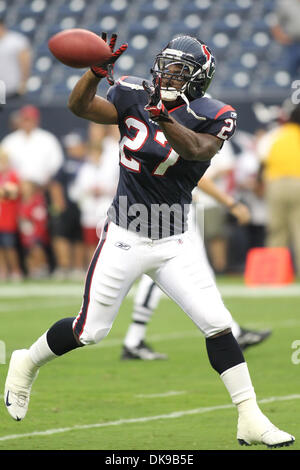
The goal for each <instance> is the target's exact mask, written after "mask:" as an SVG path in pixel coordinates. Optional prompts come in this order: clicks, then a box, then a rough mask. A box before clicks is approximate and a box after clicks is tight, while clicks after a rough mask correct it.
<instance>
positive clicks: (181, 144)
mask: <svg viewBox="0 0 300 470" xmlns="http://www.w3.org/2000/svg"><path fill="white" fill-rule="evenodd" d="M159 126H160V128H161V130H162V131H163V133H164V134H165V136H166V139H167V140H168V142H169V144H170V145H171V147H172V148H173V149H174V150H175V152H177V153H178V154H179V155H180V156H181V158H183V159H185V160H198V161H201V160H204V161H206V160H210V159H211V158H212V157H213V156H214V155H215V154H216V153H217V152H218V151H219V150H220V148H221V146H222V141H221V139H219V138H218V137H215V136H214V135H211V134H199V133H197V132H194V131H192V130H190V129H187V128H186V127H184V126H182V125H181V124H179V122H177V121H176V120H175V119H174V118H172V117H170V121H166V122H165V121H162V122H159Z"/></svg>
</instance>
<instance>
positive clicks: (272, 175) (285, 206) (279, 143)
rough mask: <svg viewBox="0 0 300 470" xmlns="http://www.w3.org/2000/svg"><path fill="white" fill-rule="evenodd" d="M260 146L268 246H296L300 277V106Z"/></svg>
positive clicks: (295, 253) (294, 248) (297, 268)
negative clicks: (264, 187) (264, 186)
mask: <svg viewBox="0 0 300 470" xmlns="http://www.w3.org/2000/svg"><path fill="white" fill-rule="evenodd" d="M263 140H264V141H263V142H260V156H261V159H262V161H263V175H264V181H265V185H266V193H265V194H266V203H267V211H268V212H267V217H268V219H267V245H268V246H272V247H276V246H277V247H282V246H284V247H290V246H292V248H293V250H294V255H295V264H296V270H297V274H298V275H300V104H298V105H297V106H295V108H294V110H293V111H292V112H291V114H290V117H289V120H288V121H287V122H286V123H284V124H282V125H281V126H279V127H278V128H277V129H275V130H272V131H271V134H270V135H268V134H267V135H266V136H265V137H263Z"/></svg>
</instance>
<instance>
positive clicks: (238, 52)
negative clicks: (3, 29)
mask: <svg viewBox="0 0 300 470" xmlns="http://www.w3.org/2000/svg"><path fill="white" fill-rule="evenodd" d="M273 8H274V2H273V1H270V0H266V1H264V2H252V1H251V0H221V1H219V2H215V1H212V0H112V1H110V2H107V1H105V0H53V1H51V2H47V1H46V0H9V1H8V0H0V14H1V15H3V14H4V16H5V19H6V21H7V24H8V26H9V27H10V28H12V29H15V30H16V31H19V32H22V33H23V34H25V35H27V36H28V37H29V39H30V41H31V44H32V47H33V51H34V64H33V69H32V77H31V79H30V81H29V89H30V91H29V93H30V94H32V98H33V99H34V100H39V99H43V100H45V99H46V98H45V96H46V97H47V96H49V97H51V102H53V100H56V101H58V102H59V101H60V100H61V99H62V98H63V97H64V94H65V93H68V92H69V87H68V83H70V76H72V75H74V72H75V75H76V74H77V71H76V70H75V71H74V70H70V69H68V67H65V66H63V65H61V64H59V63H58V62H57V61H56V60H55V59H54V58H53V57H51V54H50V53H49V51H48V48H47V42H48V39H49V38H50V37H51V35H53V34H55V33H56V32H58V31H61V30H63V29H67V28H73V27H83V28H87V29H90V30H92V31H94V32H96V33H99V34H100V33H101V31H107V32H108V33H110V34H111V33H112V32H117V33H118V35H119V41H120V42H121V41H122V42H124V41H128V44H129V48H128V51H127V52H126V54H124V56H123V57H121V59H120V61H118V62H117V64H116V67H115V74H116V75H123V74H124V73H126V74H135V75H143V74H147V75H148V73H149V68H150V67H151V65H152V63H153V58H154V56H155V53H156V52H157V51H159V50H160V49H161V47H162V46H163V45H164V44H166V43H167V41H168V40H169V38H170V37H172V36H174V35H177V34H179V33H185V34H192V35H197V36H198V37H200V38H202V39H203V40H204V41H205V42H206V43H207V44H208V45H209V46H210V47H211V49H212V50H213V53H214V54H215V56H216V59H217V65H218V73H216V77H215V79H214V82H215V83H214V89H216V90H218V89H220V90H224V88H225V89H227V90H228V91H229V92H230V93H231V94H233V95H234V93H235V92H236V93H237V94H239V93H240V90H241V89H242V90H243V89H248V90H254V91H255V94H256V96H257V94H258V96H259V94H260V93H264V89H265V87H268V93H274V96H276V93H278V92H279V93H280V92H281V91H282V90H286V89H287V88H288V86H290V77H289V76H288V74H286V73H284V70H282V67H280V66H279V60H278V59H279V58H280V56H281V55H282V46H280V45H279V44H277V43H275V44H274V41H272V37H271V33H270V24H271V22H272V11H273ZM119 41H118V42H119ZM250 85H251V86H250ZM45 86H47V93H46V92H44V87H45ZM249 87H250V88H249ZM41 89H43V93H42V94H41V93H40V91H41ZM49 99H50V98H49Z"/></svg>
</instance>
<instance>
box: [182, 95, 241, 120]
mask: <svg viewBox="0 0 300 470" xmlns="http://www.w3.org/2000/svg"><path fill="white" fill-rule="evenodd" d="M190 106H191V108H192V109H193V110H194V111H195V112H196V113H197V114H199V115H201V116H205V117H206V118H207V119H210V120H213V121H216V120H219V119H224V118H228V117H231V118H233V119H236V118H237V112H236V110H235V109H234V108H233V107H232V106H230V105H229V104H226V103H223V102H222V101H219V100H216V99H214V98H210V97H207V96H203V97H202V98H197V99H196V100H194V101H192V102H191V104H190Z"/></svg>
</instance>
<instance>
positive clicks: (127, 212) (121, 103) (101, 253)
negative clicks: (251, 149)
mask: <svg viewBox="0 0 300 470" xmlns="http://www.w3.org/2000/svg"><path fill="white" fill-rule="evenodd" d="M115 43H116V35H113V36H112V37H111V40H110V47H111V49H112V51H113V50H114V47H115ZM126 48H127V45H125V44H124V45H122V46H121V47H120V48H119V49H118V50H117V51H116V52H113V54H112V56H111V58H110V59H109V61H108V62H107V63H106V64H105V65H103V64H102V65H101V66H95V67H92V69H91V70H89V71H87V72H86V73H85V74H84V75H83V76H82V77H81V78H80V80H79V81H78V83H77V84H76V85H75V87H74V89H73V90H72V92H71V95H70V97H69V104H68V105H69V108H70V109H71V111H72V112H73V113H75V114H76V115H77V116H80V117H82V118H84V119H88V120H91V121H94V122H97V123H102V124H118V125H119V129H120V135H121V140H120V178H119V184H118V188H117V192H116V195H115V198H114V200H113V203H112V205H111V207H110V209H109V210H108V219H107V223H106V225H105V227H104V229H103V232H102V236H101V239H100V241H99V244H98V247H97V249H96V251H95V254H94V257H93V258H92V260H91V263H90V266H89V268H88V272H87V275H86V282H85V288H84V295H83V302H82V306H81V309H80V312H79V313H78V315H77V316H76V317H71V318H63V319H62V320H60V321H58V322H56V323H55V324H54V325H52V326H51V327H50V328H49V329H48V330H47V331H46V332H45V333H44V334H43V335H42V336H41V337H40V338H38V339H37V341H35V342H34V343H33V344H32V346H31V347H30V348H29V349H25V350H24V349H19V350H16V351H14V352H13V354H12V356H11V360H10V365H9V369H8V375H7V379H6V383H5V393H4V401H5V403H6V407H7V410H8V412H9V413H10V415H11V416H12V417H13V418H14V419H15V420H21V419H23V418H24V417H25V415H26V412H27V409H28V403H29V398H30V390H31V386H32V383H33V381H34V379H35V377H36V375H37V373H38V371H39V368H40V367H41V366H43V365H45V364H46V363H47V362H48V361H50V360H53V359H55V358H57V357H59V356H62V355H64V354H66V353H67V352H69V351H71V350H74V349H76V348H79V347H85V346H87V345H90V344H95V343H98V342H100V341H101V340H102V339H103V338H105V337H106V336H107V335H108V333H109V331H110V329H111V327H112V324H113V322H114V319H115V317H116V315H117V313H118V310H119V308H120V305H121V303H122V301H123V299H124V297H125V296H126V294H127V293H128V291H129V289H130V288H131V286H132V285H133V283H134V282H135V280H136V279H138V278H139V277H140V276H141V275H142V274H148V275H149V276H150V277H151V278H152V279H153V281H154V282H156V284H157V285H158V286H159V287H160V288H161V289H162V290H163V291H164V292H165V293H166V294H167V295H168V296H169V297H170V298H171V299H173V300H174V301H175V302H176V303H177V304H178V305H179V306H180V307H181V308H182V310H183V311H184V312H185V313H186V314H187V315H188V316H189V317H190V318H191V320H192V321H193V322H194V323H195V325H196V326H197V327H198V328H199V330H200V331H201V332H202V333H203V335H204V336H205V340H206V349H207V354H208V358H209V361H210V363H211V366H212V368H214V369H215V370H216V371H217V372H218V374H219V376H220V377H221V380H222V381H223V383H224V385H225V387H226V389H227V390H228V393H229V395H230V397H231V400H232V402H233V403H234V404H235V405H236V407H237V411H238V430H237V438H238V440H239V442H240V443H241V444H246V445H251V444H253V443H262V444H265V445H267V446H271V447H274V446H283V445H290V444H292V443H293V442H294V440H295V438H294V437H293V436H291V435H290V434H289V433H287V432H284V431H281V430H280V429H278V428H277V427H275V426H274V425H273V424H272V423H271V422H270V421H269V419H268V418H267V417H266V416H265V415H264V414H263V413H262V411H261V410H260V408H259V406H258V404H257V402H256V394H255V391H254V387H253V385H252V381H251V378H250V375H249V371H248V367H247V363H246V361H245V359H244V356H243V353H242V351H241V349H240V347H239V345H238V343H237V341H236V340H235V338H234V336H233V335H232V332H231V329H230V326H231V323H232V318H231V314H230V312H229V311H228V310H227V309H226V307H225V306H224V304H223V302H222V299H221V295H220V293H219V291H218V289H217V287H216V284H215V281H214V279H213V277H212V276H211V275H210V272H209V271H208V269H207V267H206V265H205V264H204V263H203V265H201V259H200V258H201V254H200V253H199V251H198V252H197V242H196V241H195V238H194V237H193V235H192V234H191V233H190V231H188V230H186V227H187V223H186V222H187V214H188V208H189V206H190V203H191V200H192V195H191V192H192V190H193V188H194V187H195V186H196V185H197V183H198V181H199V179H200V178H201V176H202V175H203V174H204V173H205V170H206V169H207V168H208V166H209V164H210V160H211V158H212V157H213V156H214V155H215V154H216V153H217V152H218V151H219V150H220V149H221V148H222V146H223V144H224V142H225V141H226V140H227V139H228V138H229V137H231V136H232V134H233V132H234V129H235V125H236V112H235V110H234V109H233V108H232V107H231V106H230V105H227V104H224V103H222V102H220V101H216V100H212V99H206V98H205V97H203V95H204V93H205V91H206V89H207V88H208V86H209V84H210V82H211V80H212V78H213V75H214V72H215V60H214V57H213V55H212V53H211V52H210V50H209V49H208V47H207V46H206V45H205V44H204V43H203V42H202V41H200V40H199V39H197V38H193V37H190V36H178V37H176V38H174V39H172V40H171V41H170V42H169V43H168V44H167V46H166V47H165V48H164V49H163V50H162V51H161V52H159V54H158V55H157V56H156V58H155V62H154V66H153V70H152V74H153V82H152V83H149V82H147V81H146V80H142V79H141V78H137V77H123V78H121V79H119V80H118V81H117V83H115V84H114V85H113V86H112V87H111V88H110V89H109V91H108V94H107V98H106V99H105V98H102V97H100V96H97V94H96V93H97V87H98V84H99V81H100V80H101V79H102V78H104V77H107V78H108V80H109V81H110V83H113V64H114V63H115V61H116V60H117V59H118V58H119V57H120V55H121V54H122V53H123V52H124V51H125V50H126Z"/></svg>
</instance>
